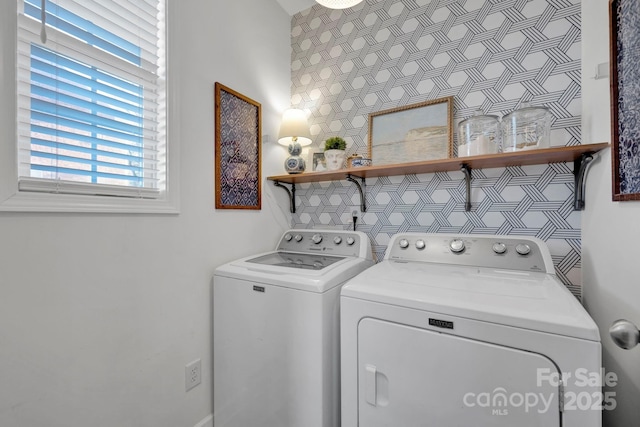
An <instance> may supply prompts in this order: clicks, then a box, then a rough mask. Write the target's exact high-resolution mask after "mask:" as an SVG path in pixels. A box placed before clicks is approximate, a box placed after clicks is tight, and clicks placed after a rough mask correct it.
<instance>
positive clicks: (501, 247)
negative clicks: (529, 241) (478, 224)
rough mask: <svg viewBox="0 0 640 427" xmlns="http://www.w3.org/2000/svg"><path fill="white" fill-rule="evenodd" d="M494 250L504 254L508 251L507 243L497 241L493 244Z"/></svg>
mask: <svg viewBox="0 0 640 427" xmlns="http://www.w3.org/2000/svg"><path fill="white" fill-rule="evenodd" d="M493 252H495V253H497V254H503V253H505V252H507V245H505V244H504V243H502V242H496V243H494V244H493Z"/></svg>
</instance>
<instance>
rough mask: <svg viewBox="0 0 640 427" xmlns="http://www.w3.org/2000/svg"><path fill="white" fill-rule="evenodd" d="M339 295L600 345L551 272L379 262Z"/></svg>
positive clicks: (594, 331)
mask: <svg viewBox="0 0 640 427" xmlns="http://www.w3.org/2000/svg"><path fill="white" fill-rule="evenodd" d="M341 295H342V296H343V297H352V298H358V299H363V300H368V301H375V302H380V303H384V304H392V305H397V306H402V307H407V308H413V309H418V310H428V311H432V312H438V313H443V314H450V315H455V316H460V317H465V318H469V319H474V320H479V321H485V322H492V323H498V324H503V325H507V326H515V327H519V328H525V329H531V330H536V331H542V332H548V333H552V334H558V335H566V336H570V337H575V338H582V339H587V340H592V341H600V334H599V332H598V328H597V326H596V324H595V322H594V321H593V320H592V319H591V317H590V316H589V315H588V314H587V312H586V311H585V309H584V308H583V307H582V305H581V304H580V302H579V301H578V300H577V299H576V298H575V297H574V296H573V295H572V294H571V293H570V292H569V290H568V289H567V288H566V287H565V286H564V285H563V284H562V283H560V282H559V281H558V279H557V278H556V277H555V275H553V274H547V273H534V272H524V271H514V270H500V269H491V268H482V267H467V266H450V265H441V264H430V263H412V262H398V261H391V260H384V261H383V262H381V263H379V264H377V265H375V266H373V267H371V268H369V269H368V270H366V271H364V272H363V273H361V274H360V275H358V276H357V277H355V278H353V279H352V280H350V281H349V282H348V283H347V284H346V285H345V286H344V287H343V288H342V292H341Z"/></svg>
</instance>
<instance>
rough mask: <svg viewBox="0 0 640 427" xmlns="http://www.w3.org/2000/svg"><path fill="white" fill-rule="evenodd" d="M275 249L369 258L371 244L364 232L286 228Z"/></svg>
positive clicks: (370, 255)
mask: <svg viewBox="0 0 640 427" xmlns="http://www.w3.org/2000/svg"><path fill="white" fill-rule="evenodd" d="M276 250H277V251H284V252H302V253H309V254H311V253H314V254H319V253H320V254H323V255H333V256H350V257H358V258H365V259H371V258H372V254H371V244H370V243H369V239H368V238H367V236H366V234H364V233H362V232H360V231H347V230H313V229H309V230H306V229H297V230H296V229H294V230H288V231H286V232H285V233H284V234H283V235H282V238H281V239H280V243H278V247H277V248H276Z"/></svg>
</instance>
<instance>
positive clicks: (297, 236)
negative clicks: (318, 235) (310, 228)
mask: <svg viewBox="0 0 640 427" xmlns="http://www.w3.org/2000/svg"><path fill="white" fill-rule="evenodd" d="M294 239H295V241H296V242H300V241H302V236H301V235H300V234H296V235H295V237H294Z"/></svg>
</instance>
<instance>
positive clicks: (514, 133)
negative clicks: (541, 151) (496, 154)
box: [502, 102, 551, 152]
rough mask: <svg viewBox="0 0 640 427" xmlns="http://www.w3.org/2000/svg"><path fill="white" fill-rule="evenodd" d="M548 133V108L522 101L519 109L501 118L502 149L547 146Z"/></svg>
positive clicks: (549, 119) (549, 113)
mask: <svg viewBox="0 0 640 427" xmlns="http://www.w3.org/2000/svg"><path fill="white" fill-rule="evenodd" d="M550 133H551V112H550V111H549V109H548V108H547V107H535V106H532V105H531V104H530V103H528V102H523V103H522V106H521V107H520V108H519V109H517V110H515V111H513V112H512V113H510V114H507V115H506V116H504V117H503V118H502V151H504V152H510V151H522V150H532V149H536V148H548V147H549V139H550Z"/></svg>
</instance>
